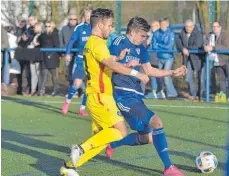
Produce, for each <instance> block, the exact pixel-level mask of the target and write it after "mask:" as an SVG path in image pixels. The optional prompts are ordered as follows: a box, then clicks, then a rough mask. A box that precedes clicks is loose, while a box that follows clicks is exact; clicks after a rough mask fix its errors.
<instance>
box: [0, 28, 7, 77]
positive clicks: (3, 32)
mask: <svg viewBox="0 0 229 176" xmlns="http://www.w3.org/2000/svg"><path fill="white" fill-rule="evenodd" d="M1 47H2V48H4V49H6V48H9V40H8V36H7V31H6V30H5V28H4V27H3V26H2V25H1ZM3 70H4V55H3V54H1V80H2V81H3V77H4V74H6V73H4V71H3Z"/></svg>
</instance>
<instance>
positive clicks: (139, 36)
mask: <svg viewBox="0 0 229 176" xmlns="http://www.w3.org/2000/svg"><path fill="white" fill-rule="evenodd" d="M131 35H132V37H133V43H134V44H135V45H141V44H143V43H144V42H145V41H146V39H147V32H145V31H143V30H134V31H133V32H132V33H131Z"/></svg>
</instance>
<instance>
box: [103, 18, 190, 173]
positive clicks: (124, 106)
mask: <svg viewBox="0 0 229 176" xmlns="http://www.w3.org/2000/svg"><path fill="white" fill-rule="evenodd" d="M149 29H150V26H149V24H148V23H147V21H146V20H145V19H143V18H141V17H134V18H132V19H131V20H130V22H129V24H128V26H127V34H126V35H121V36H119V37H118V38H116V39H115V40H114V41H113V43H112V45H111V46H110V53H111V55H114V56H118V55H119V54H120V52H121V51H122V50H123V49H125V48H127V49H128V52H127V53H126V55H125V57H124V58H123V59H122V60H120V62H121V63H123V64H125V65H126V66H128V67H132V69H134V71H135V74H138V71H139V69H140V67H142V69H143V70H144V72H145V73H146V74H147V75H148V76H154V77H164V76H171V75H173V76H183V75H184V74H185V73H186V67H185V66H182V67H180V68H178V69H176V70H160V69H157V68H153V67H151V65H150V56H149V53H148V51H147V49H146V48H145V47H144V46H143V42H144V41H145V40H146V36H147V32H148V31H149ZM112 82H113V87H114V92H113V93H114V98H115V100H116V104H117V107H118V108H119V110H120V111H121V113H122V115H123V116H124V118H125V120H126V121H127V123H128V124H129V126H130V127H131V128H132V129H133V130H136V131H137V133H131V134H129V135H127V136H126V137H125V138H123V139H122V140H120V141H116V142H112V143H111V144H110V145H108V147H107V148H106V155H107V156H108V157H110V158H111V157H112V152H113V151H114V149H115V148H117V147H119V146H121V145H130V146H134V145H143V144H148V143H152V142H153V144H154V147H155V148H156V151H157V152H158V154H159V156H160V158H161V160H162V162H163V164H164V166H165V169H164V175H166V176H184V174H183V173H182V172H181V171H180V170H179V169H178V168H177V167H175V166H174V165H172V162H171V160H170V157H169V152H168V145H167V140H166V135H165V133H164V129H163V125H162V121H161V119H160V117H159V116H158V115H156V114H155V113H154V112H152V111H151V110H150V109H148V108H147V106H146V105H145V104H144V102H143V100H142V99H143V97H144V93H143V91H142V89H141V85H140V81H139V80H137V79H136V78H135V77H133V76H127V75H121V74H119V73H113V78H112ZM152 140H153V141H152Z"/></svg>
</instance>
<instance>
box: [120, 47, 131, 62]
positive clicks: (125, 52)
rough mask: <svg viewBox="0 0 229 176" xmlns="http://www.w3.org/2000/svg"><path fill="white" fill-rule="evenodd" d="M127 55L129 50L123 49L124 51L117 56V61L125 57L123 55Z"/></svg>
mask: <svg viewBox="0 0 229 176" xmlns="http://www.w3.org/2000/svg"><path fill="white" fill-rule="evenodd" d="M128 53H130V49H128V48H125V49H124V50H122V51H121V52H120V54H119V56H118V60H117V61H119V60H122V59H123V58H124V57H125V55H126V54H128Z"/></svg>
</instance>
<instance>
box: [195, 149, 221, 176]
mask: <svg viewBox="0 0 229 176" xmlns="http://www.w3.org/2000/svg"><path fill="white" fill-rule="evenodd" d="M217 165H218V161H217V158H216V156H215V155H213V153H211V152H208V151H204V152H201V153H200V154H199V155H198V156H197V157H196V167H197V168H198V169H199V170H200V171H201V172H202V173H211V172H213V171H214V170H215V169H216V167H217Z"/></svg>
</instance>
